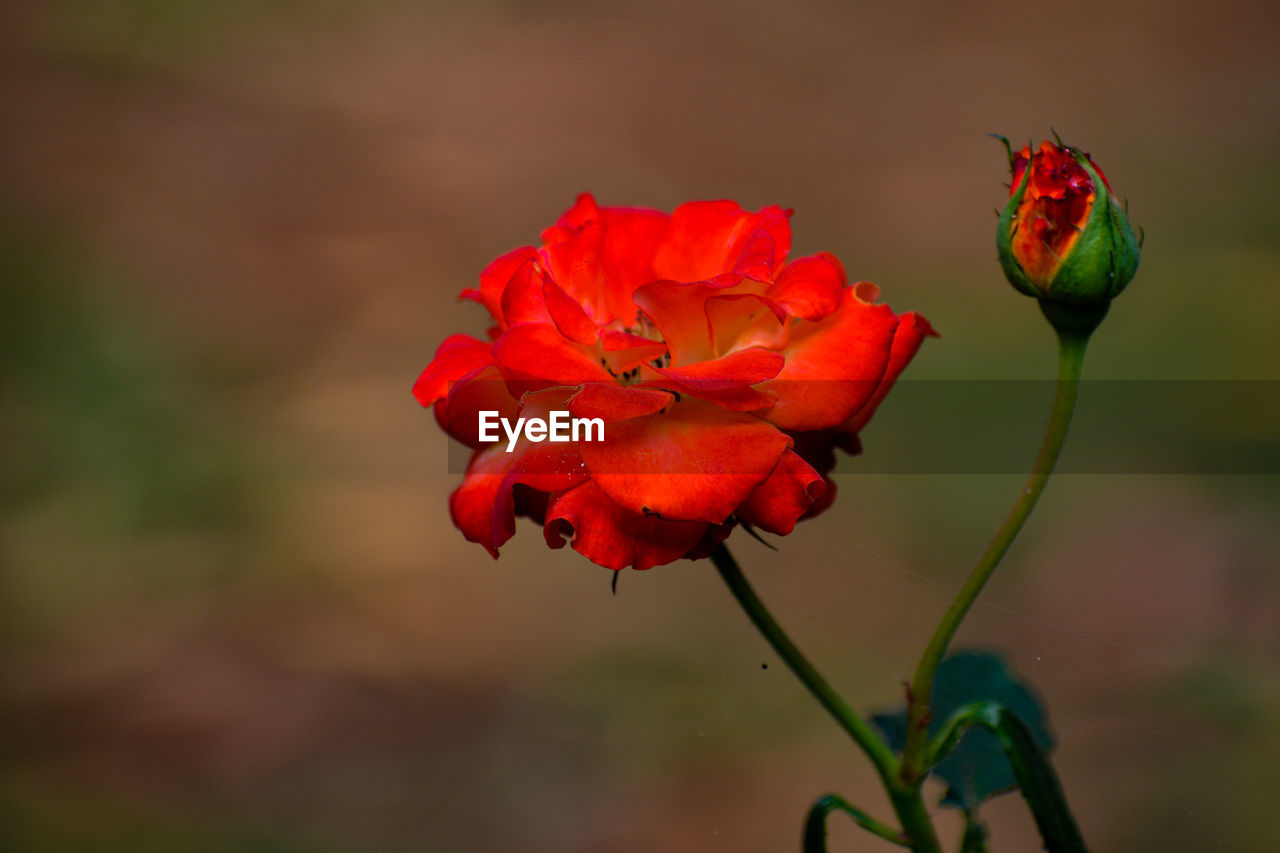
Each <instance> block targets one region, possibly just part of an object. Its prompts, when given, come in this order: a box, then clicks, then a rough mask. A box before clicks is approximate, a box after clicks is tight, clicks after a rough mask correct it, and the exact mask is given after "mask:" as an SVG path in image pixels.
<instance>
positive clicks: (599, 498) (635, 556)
mask: <svg viewBox="0 0 1280 853" xmlns="http://www.w3.org/2000/svg"><path fill="white" fill-rule="evenodd" d="M706 530H707V524H706V523H705V522H701V521H666V520H663V519H660V518H655V517H648V518H646V517H645V516H642V515H638V514H636V513H633V512H628V511H627V510H625V509H623V508H622V507H620V506H618V505H617V504H615V503H614V502H613V501H611V500H610V499H609V497H608V496H607V495H606V494H605V493H604V492H603V491H601V490H600V488H599V487H598V486H597V485H595V484H594V483H592V482H591V481H587V482H585V483H583V484H582V485H580V486H578V487H576V488H574V489H571V490H569V491H567V492H565V493H563V494H561V495H559V496H557V497H556V498H555V499H554V500H553V501H552V502H551V505H550V506H549V507H548V508H547V521H546V524H545V525H544V526H543V529H542V531H543V536H544V537H545V538H546V540H547V544H548V545H550V546H551V547H552V548H563V547H564V537H565V536H569V535H572V537H573V538H572V539H571V540H570V544H571V545H573V549H574V550H575V551H577V552H578V553H579V554H582V555H583V556H584V557H586V558H587V559H589V560H591V561H592V562H594V563H597V564H599V565H601V566H604V567H606V568H609V569H623V568H626V567H627V566H631V567H633V568H635V569H641V570H643V569H648V568H650V567H652V566H658V565H662V564H664V563H670V562H672V561H673V560H678V559H680V558H681V557H683V556H684V555H685V554H686V553H687V552H688V551H689V549H691V548H693V547H694V546H695V545H697V544H698V543H699V541H700V540H701V539H702V536H703V533H704V532H706Z"/></svg>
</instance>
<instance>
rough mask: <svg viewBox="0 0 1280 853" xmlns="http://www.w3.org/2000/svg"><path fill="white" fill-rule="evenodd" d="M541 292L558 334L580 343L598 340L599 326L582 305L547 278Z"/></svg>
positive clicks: (590, 342) (592, 342)
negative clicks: (558, 331)
mask: <svg viewBox="0 0 1280 853" xmlns="http://www.w3.org/2000/svg"><path fill="white" fill-rule="evenodd" d="M542 293H543V296H544V298H545V299H546V305H547V312H548V313H549V314H550V315H551V320H552V322H554V323H555V324H556V328H557V329H559V330H560V334H562V335H564V336H565V337H566V338H568V339H569V340H571V341H577V342H578V343H580V344H594V343H595V342H596V341H597V340H599V338H600V329H599V327H598V326H596V324H595V323H593V322H592V321H591V318H590V317H588V316H587V312H585V311H583V310H582V306H581V305H579V304H578V303H577V302H574V301H573V299H571V298H570V297H569V295H568V294H567V293H565V292H564V291H563V290H562V289H561V288H560V286H559V285H557V284H556V283H555V282H554V281H551V280H547V281H546V282H545V283H543V285H542Z"/></svg>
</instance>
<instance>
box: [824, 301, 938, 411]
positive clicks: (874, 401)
mask: <svg viewBox="0 0 1280 853" xmlns="http://www.w3.org/2000/svg"><path fill="white" fill-rule="evenodd" d="M936 337H938V333H937V332H935V331H934V330H933V327H932V326H930V325H929V321H928V320H926V319H925V318H923V317H921V316H920V315H919V314H917V313H915V312H914V311H910V312H908V313H906V314H903V315H902V316H901V317H899V318H898V328H897V329H896V330H895V331H894V335H893V346H892V348H891V349H890V350H889V367H888V369H887V370H885V372H884V377H883V378H881V380H880V384H879V385H877V386H876V390H875V393H874V394H873V395H872V396H871V399H870V400H868V401H867V402H866V404H865V405H863V406H862V408H860V409H858V411H857V412H856V413H854V415H853V417H852V418H850V419H849V421H848V422H846V423H845V424H844V425H843V426H842V427H841V429H842V430H846V431H849V432H859V431H861V430H862V428H863V427H864V426H866V425H867V423H868V422H869V421H870V420H871V416H872V415H874V414H875V413H876V409H877V408H878V407H879V406H880V403H881V401H882V400H884V398H885V396H886V395H887V394H888V393H889V389H890V388H892V387H893V383H894V381H895V380H896V379H897V378H898V376H899V374H901V373H902V371H903V369H904V368H906V366H907V365H908V364H909V363H910V362H911V359H912V358H914V357H915V354H916V352H917V351H919V349H920V345H921V344H922V343H924V339H925V338H936Z"/></svg>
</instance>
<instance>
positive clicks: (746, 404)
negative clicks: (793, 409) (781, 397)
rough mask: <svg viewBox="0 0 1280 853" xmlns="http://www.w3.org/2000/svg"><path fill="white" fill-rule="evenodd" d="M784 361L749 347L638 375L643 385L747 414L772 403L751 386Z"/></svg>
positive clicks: (644, 367)
mask: <svg viewBox="0 0 1280 853" xmlns="http://www.w3.org/2000/svg"><path fill="white" fill-rule="evenodd" d="M784 362H785V359H784V358H783V357H782V355H781V354H780V353H776V352H770V351H769V350H766V349H762V348H760V347H749V348H747V349H741V350H738V351H737V352H734V353H730V354H729V355H727V356H725V357H724V358H715V359H711V360H710V361H702V362H698V363H697V364H688V365H684V366H683V367H652V366H650V365H647V364H646V365H642V366H641V368H640V376H641V378H642V379H644V380H645V384H647V385H655V386H658V387H663V388H670V389H672V390H675V391H681V392H684V393H686V394H689V395H691V396H694V397H700V398H702V399H704V400H710V401H712V402H715V403H716V404H718V405H720V406H722V407H724V408H726V409H730V410H732V411H735V412H751V411H755V410H756V409H761V408H765V407H767V406H769V405H770V404H771V403H772V402H773V401H772V398H770V397H768V396H766V395H764V394H761V393H760V392H759V391H756V390H755V389H753V388H752V387H751V386H752V385H755V384H757V383H759V382H763V381H765V380H766V379H770V378H772V377H774V376H777V375H778V371H780V370H781V369H782V368H783V364H784Z"/></svg>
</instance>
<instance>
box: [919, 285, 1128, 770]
mask: <svg viewBox="0 0 1280 853" xmlns="http://www.w3.org/2000/svg"><path fill="white" fill-rule="evenodd" d="M1040 305H1041V309H1042V310H1043V311H1044V314H1045V317H1046V318H1048V320H1049V322H1050V323H1051V324H1052V325H1053V327H1054V329H1055V330H1056V331H1057V332H1058V383H1057V390H1056V393H1055V394H1054V398H1053V409H1052V411H1051V413H1050V415H1049V424H1048V428H1047V429H1046V431H1045V435H1044V441H1043V442H1042V443H1041V445H1040V452H1039V453H1038V454H1037V455H1036V461H1035V465H1034V467H1033V468H1032V470H1031V475H1030V476H1029V477H1028V478H1027V481H1026V483H1025V485H1024V486H1023V488H1022V491H1020V492H1019V493H1018V499H1017V501H1015V502H1014V504H1013V508H1012V509H1010V510H1009V514H1008V515H1007V516H1006V517H1005V519H1004V523H1003V524H1001V525H1000V529H999V530H997V531H996V533H995V536H993V537H992V539H991V542H990V544H988V545H987V550H986V551H985V552H984V553H983V554H982V557H981V558H980V559H979V560H978V563H977V565H975V566H974V567H973V570H972V571H971V572H970V573H969V577H968V579H967V580H966V581H965V582H964V586H962V587H961V588H960V591H959V592H957V593H956V597H955V600H954V601H952V602H951V606H950V607H948V608H947V612H946V613H945V614H943V617H942V621H941V622H939V623H938V627H937V629H935V630H934V632H933V638H932V639H931V640H930V641H929V645H928V647H926V648H925V651H924V655H923V656H922V657H921V658H920V664H919V665H918V666H917V667H916V672H915V676H914V677H913V678H912V680H911V692H910V701H909V702H908V705H907V741H906V748H905V749H904V751H903V755H902V765H901V767H900V768H899V772H900V774H901V779H902V781H903V782H906V783H908V784H918V783H919V782H920V781H922V780H923V777H924V775H925V774H926V773H927V772H928V770H929V767H930V765H931V764H932V757H931V756H929V755H928V754H927V753H928V737H927V735H928V727H929V703H930V700H931V698H932V694H933V679H934V674H935V673H936V672H937V669H938V664H940V663H941V662H942V658H943V657H944V656H945V655H946V653H947V648H948V647H949V646H950V645H951V640H952V638H953V637H955V634H956V631H957V630H959V628H960V623H961V622H963V621H964V617H965V616H966V615H967V614H968V612H969V609H970V608H971V607H973V603H974V601H976V600H977V598H978V594H979V593H981V592H982V588H983V587H984V586H985V585H986V583H987V580H988V579H990V577H991V575H992V573H993V572H994V571H995V569H996V566H998V565H999V564H1000V559H1001V558H1002V557H1004V555H1005V552H1007V551H1008V550H1009V546H1010V545H1012V544H1013V540H1014V539H1015V538H1016V537H1017V535H1018V531H1020V530H1021V529H1022V525H1023V524H1024V523H1025V522H1026V520H1027V517H1028V516H1029V515H1031V510H1033V509H1034V508H1035V505H1036V501H1038V500H1039V499H1040V494H1041V492H1043V491H1044V487H1045V485H1046V484H1048V482H1049V475H1050V474H1052V473H1053V467H1054V465H1055V464H1056V463H1057V461H1058V454H1059V453H1061V451H1062V445H1063V442H1064V441H1065V440H1066V437H1067V427H1068V426H1070V424H1071V413H1072V411H1073V410H1074V409H1075V404H1076V392H1077V391H1078V390H1079V387H1080V373H1081V370H1082V368H1083V366H1084V354H1085V350H1086V349H1087V347H1088V344H1089V336H1090V335H1091V334H1092V333H1093V330H1094V329H1095V328H1097V326H1098V323H1100V322H1102V318H1103V317H1104V316H1106V313H1107V304H1106V303H1104V304H1103V305H1102V306H1101V307H1100V308H1099V307H1096V306H1088V307H1085V306H1066V305H1060V304H1050V303H1047V302H1043V301H1042V302H1041V303H1040Z"/></svg>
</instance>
